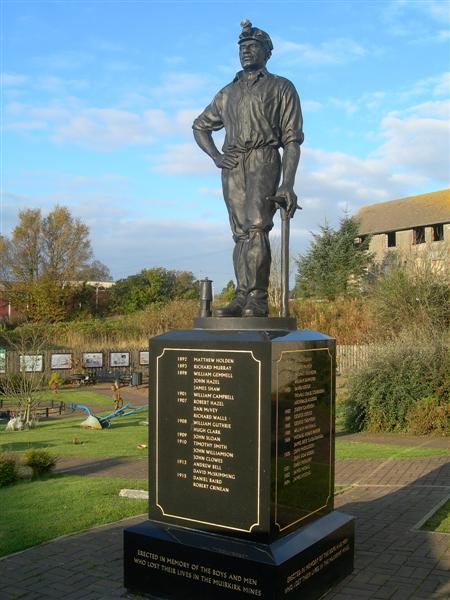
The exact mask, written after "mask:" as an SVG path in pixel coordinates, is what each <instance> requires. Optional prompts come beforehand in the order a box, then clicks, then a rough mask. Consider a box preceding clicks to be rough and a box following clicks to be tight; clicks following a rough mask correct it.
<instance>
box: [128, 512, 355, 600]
mask: <svg viewBox="0 0 450 600" xmlns="http://www.w3.org/2000/svg"><path fill="white" fill-rule="evenodd" d="M353 554H354V519H353V518H352V517H349V516H348V515H345V514H343V513H340V512H337V511H334V512H332V513H329V514H328V515H326V516H324V517H321V518H319V519H317V520H316V521H314V522H313V523H310V524H308V525H306V526H304V527H302V528H300V529H298V530H297V531H295V532H294V533H292V534H290V535H288V536H285V537H284V538H282V539H279V540H277V541H275V542H273V543H272V544H258V543H254V542H252V541H243V540H237V539H233V538H231V537H227V536H223V535H216V534H210V533H204V532H200V531H196V530H190V529H185V528H181V527H173V526H167V525H163V524H157V523H154V522H151V521H148V522H146V523H143V524H141V525H136V526H134V527H130V528H128V529H126V530H125V532H124V570H125V587H126V588H128V590H129V591H130V592H132V593H133V592H134V593H139V594H141V595H144V596H146V597H148V598H154V599H163V600H200V599H201V600H219V599H227V600H237V599H247V600H248V599H250V598H261V599H263V600H281V599H284V598H286V599H287V600H294V599H301V600H313V599H317V598H320V597H321V596H322V595H323V594H324V593H325V592H326V591H327V590H329V589H330V588H331V586H332V585H333V584H335V583H336V582H338V581H339V580H341V579H343V578H344V577H345V576H347V575H349V574H350V573H351V571H352V569H353Z"/></svg>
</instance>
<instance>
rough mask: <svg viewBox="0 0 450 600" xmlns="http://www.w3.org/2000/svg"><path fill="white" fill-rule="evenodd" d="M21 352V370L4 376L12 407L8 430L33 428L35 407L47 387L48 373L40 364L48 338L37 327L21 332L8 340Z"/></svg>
mask: <svg viewBox="0 0 450 600" xmlns="http://www.w3.org/2000/svg"><path fill="white" fill-rule="evenodd" d="M8 344H9V347H10V349H11V350H13V351H15V352H16V353H17V355H18V356H19V372H18V373H7V374H5V375H2V378H1V392H0V393H1V394H2V395H3V397H4V398H5V400H6V401H7V402H8V404H10V405H11V407H12V415H13V417H12V419H11V420H10V421H9V423H8V424H7V430H10V431H12V430H15V429H17V430H20V429H30V428H31V427H33V426H34V425H35V423H36V415H35V412H36V409H37V408H38V407H39V404H40V402H41V401H42V393H43V390H44V389H45V373H44V371H43V369H42V367H41V364H40V361H41V359H40V357H42V356H43V352H44V349H45V347H47V344H48V340H47V339H46V338H45V337H44V336H42V334H41V333H38V332H37V331H36V330H33V331H31V332H30V331H28V332H27V333H23V332H22V333H21V334H20V336H19V338H18V339H17V340H16V341H15V342H11V341H10V340H8Z"/></svg>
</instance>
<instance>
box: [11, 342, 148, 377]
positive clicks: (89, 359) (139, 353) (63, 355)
mask: <svg viewBox="0 0 450 600" xmlns="http://www.w3.org/2000/svg"><path fill="white" fill-rule="evenodd" d="M3 356H4V361H3V362H2V363H0V377H1V374H2V373H8V374H11V373H20V372H21V371H22V372H35V373H42V375H43V377H44V378H45V377H47V378H50V375H51V373H59V374H60V376H61V379H63V380H64V379H68V378H73V376H74V375H77V374H79V375H81V374H83V375H89V374H90V375H93V376H94V377H95V376H97V375H99V376H100V375H101V374H105V373H112V374H116V375H118V376H122V375H123V376H130V375H131V374H132V373H136V372H140V373H142V375H143V377H145V378H146V377H147V375H148V350H146V349H142V350H136V349H132V350H124V349H117V348H108V349H105V350H102V351H95V352H86V351H80V350H71V349H63V350H60V349H58V351H55V350H39V351H38V352H32V351H30V352H29V353H23V354H22V353H20V352H16V351H7V352H6V355H3Z"/></svg>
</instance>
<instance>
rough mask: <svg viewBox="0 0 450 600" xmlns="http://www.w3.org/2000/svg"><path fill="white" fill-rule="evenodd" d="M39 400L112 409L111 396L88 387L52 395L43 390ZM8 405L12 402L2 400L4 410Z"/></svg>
mask: <svg viewBox="0 0 450 600" xmlns="http://www.w3.org/2000/svg"><path fill="white" fill-rule="evenodd" d="M39 398H40V399H42V400H43V401H45V402H48V401H51V400H53V401H54V402H61V401H62V402H65V403H66V405H69V404H70V403H71V402H79V403H80V404H87V405H88V406H91V405H96V406H98V405H100V406H104V407H105V409H108V408H110V407H111V410H112V409H113V407H114V404H113V401H112V394H110V395H109V396H105V394H100V392H96V391H95V388H91V387H88V386H83V387H80V388H75V389H72V388H70V389H69V388H65V389H61V390H59V391H58V393H57V394H55V393H53V392H52V391H51V390H44V391H42V392H40V393H39ZM9 404H14V401H9V400H8V399H7V398H4V399H3V406H4V408H5V409H6V408H8V405H9Z"/></svg>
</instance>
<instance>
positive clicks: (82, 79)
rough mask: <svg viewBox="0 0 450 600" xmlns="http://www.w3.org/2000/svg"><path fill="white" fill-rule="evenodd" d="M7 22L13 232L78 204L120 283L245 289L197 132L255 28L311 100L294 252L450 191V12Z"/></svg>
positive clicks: (141, 9) (420, 7) (106, 13)
mask: <svg viewBox="0 0 450 600" xmlns="http://www.w3.org/2000/svg"><path fill="white" fill-rule="evenodd" d="M1 11H2V30H3V42H2V65H1V70H2V81H1V93H2V122H3V132H2V140H1V141H2V157H1V179H2V182H1V184H2V205H1V228H2V233H3V234H4V235H9V234H10V233H11V231H12V229H13V227H14V225H15V223H16V222H17V212H18V210H20V209H24V208H29V207H40V208H42V210H43V212H44V213H46V212H47V211H49V210H51V208H52V207H53V206H54V205H55V204H57V203H59V204H62V205H65V206H68V207H69V208H70V209H71V211H72V213H73V214H74V215H76V216H77V217H80V218H81V219H82V220H83V221H84V222H86V223H87V224H88V225H89V227H90V230H91V239H92V243H93V248H94V252H95V255H96V257H97V258H98V259H100V260H101V261H103V262H104V263H105V264H107V265H108V266H109V268H110V269H111V272H112V274H113V276H114V278H120V277H126V276H128V275H130V274H133V273H136V272H138V271H140V270H141V269H142V268H145V267H153V266H164V267H166V268H169V269H179V270H191V271H193V272H194V274H195V275H196V276H197V277H204V276H209V277H210V278H211V279H213V280H214V282H215V289H216V291H219V290H220V288H221V287H223V285H224V284H225V283H226V281H228V280H229V279H230V278H232V277H233V272H232V266H231V251H232V246H233V243H232V240H231V235H230V232H229V227H228V219H227V214H226V210H225V206H224V203H223V199H222V193H221V186H220V172H219V171H218V170H217V169H216V167H215V166H214V165H213V163H212V162H211V161H210V160H209V159H208V157H207V156H206V155H204V154H203V153H202V152H201V151H200V150H199V149H198V148H197V147H196V145H195V143H194V141H193V138H192V129H191V124H192V120H193V119H194V117H195V116H197V114H199V113H200V112H201V110H202V109H203V108H204V107H205V106H206V105H207V104H208V103H209V101H210V100H211V99H212V97H213V96H214V94H215V93H216V92H217V91H218V90H219V89H220V88H221V87H223V86H224V85H226V84H227V83H228V82H229V81H231V80H232V79H233V77H234V75H235V73H236V71H238V70H239V68H240V65H239V61H238V46H237V37H238V35H239V33H240V25H239V23H240V21H241V20H242V19H243V18H249V19H250V20H251V21H252V23H253V24H254V25H255V26H258V27H260V28H261V29H264V30H265V31H267V32H268V33H269V34H270V35H271V37H272V40H273V43H274V51H273V55H272V58H271V59H270V61H269V63H268V65H267V66H268V69H269V71H271V72H273V73H276V74H278V75H283V76H284V77H287V78H288V79H290V80H291V81H292V82H293V83H294V85H295V86H296V88H297V90H298V91H299V94H300V98H301V101H302V107H303V113H304V129H305V143H304V145H303V147H302V158H301V164H300V169H299V172H298V175H297V182H296V190H297V193H298V195H299V198H300V204H301V205H302V206H303V210H302V211H301V212H300V211H299V212H297V215H296V217H295V219H294V221H293V222H292V226H291V236H292V242H291V254H292V256H294V257H295V256H297V255H298V253H299V252H301V251H303V250H304V249H305V248H306V247H307V246H308V243H309V241H310V239H311V231H317V229H318V226H319V225H320V224H321V223H323V222H324V220H325V219H327V220H328V221H329V222H330V223H331V224H332V225H336V224H337V223H338V220H339V217H340V216H342V214H343V211H344V210H348V211H350V212H351V213H353V212H354V211H356V210H357V209H358V207H360V206H362V205H364V204H370V203H374V202H378V201H384V200H390V199H394V198H399V197H403V196H408V195H413V194H419V193H424V192H428V191H433V190H438V189H442V188H445V187H448V186H449V183H448V180H449V126H448V122H449V95H450V94H449V90H450V79H449V70H450V64H449V63H450V58H449V56H450V52H449V50H450V38H449V29H450V22H449V21H450V18H449V13H450V4H449V2H448V1H446V0H428V1H419V0H416V1H411V0H409V1H408V0H404V1H403V0H396V1H385V2H383V1H377V2H369V1H359V2H342V1H340V2H337V1H335V2H320V1H314V2H313V1H311V2H284V1H282V0H278V1H277V2H245V1H242V2H232V1H230V0H227V1H226V2H218V1H213V0H209V1H207V2H192V1H189V0H185V1H180V2H172V1H170V0H164V2H152V1H151V0H149V1H142V2H135V1H133V0H130V1H122V2H111V1H109V0H98V1H96V2H94V1H90V0H87V1H70V0H64V1H63V2H42V1H40V0H34V1H24V2H22V1H17V0H3V3H2V6H1ZM220 139H221V136H220V135H218V136H217V137H216V140H217V141H218V143H220ZM273 235H274V237H277V235H278V230H277V229H276V230H275V231H274V234H273Z"/></svg>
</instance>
